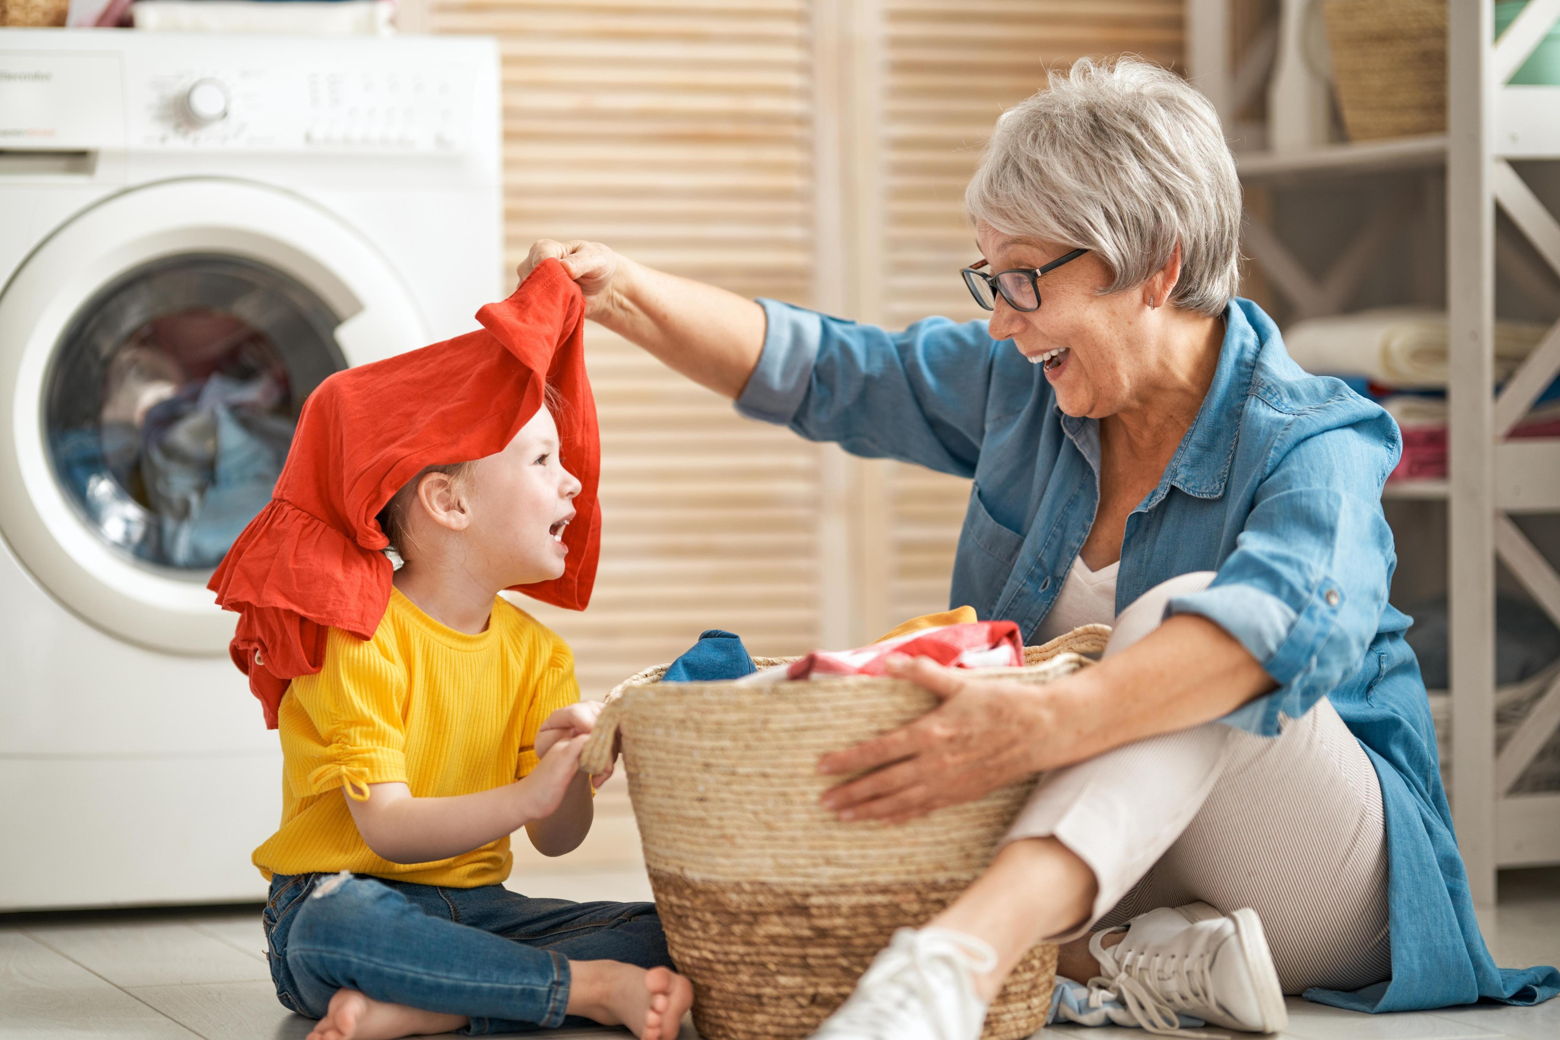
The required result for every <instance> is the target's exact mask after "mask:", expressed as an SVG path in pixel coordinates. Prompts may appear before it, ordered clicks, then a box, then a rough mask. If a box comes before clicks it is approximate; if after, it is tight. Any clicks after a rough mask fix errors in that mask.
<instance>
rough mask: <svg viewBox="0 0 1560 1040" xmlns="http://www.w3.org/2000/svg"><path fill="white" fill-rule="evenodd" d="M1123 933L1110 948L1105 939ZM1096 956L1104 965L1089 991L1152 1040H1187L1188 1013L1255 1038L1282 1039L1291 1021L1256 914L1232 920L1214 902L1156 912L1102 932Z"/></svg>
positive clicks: (1093, 948) (1094, 943)
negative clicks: (1184, 1020)
mask: <svg viewBox="0 0 1560 1040" xmlns="http://www.w3.org/2000/svg"><path fill="white" fill-rule="evenodd" d="M1123 928H1124V929H1125V931H1126V933H1127V934H1126V936H1125V937H1123V938H1122V940H1121V942H1119V943H1117V944H1116V945H1115V946H1112V947H1110V948H1109V949H1107V948H1106V947H1105V945H1104V944H1103V943H1102V942H1101V939H1102V938H1103V937H1104V936H1105V935H1106V934H1108V933H1109V932H1116V931H1121V930H1123ZM1089 952H1090V953H1092V954H1094V959H1095V960H1097V961H1099V964H1100V974H1099V976H1097V977H1096V978H1094V979H1092V980H1090V982H1089V987H1090V989H1091V990H1093V989H1095V988H1096V987H1098V988H1100V989H1103V990H1108V991H1109V998H1110V999H1112V1000H1119V1001H1120V1003H1121V1005H1123V1006H1124V1008H1125V1009H1126V1012H1127V1014H1128V1016H1129V1017H1131V1018H1133V1019H1135V1020H1136V1023H1137V1024H1138V1025H1140V1026H1142V1027H1143V1028H1144V1029H1146V1030H1148V1031H1149V1032H1151V1033H1159V1034H1162V1035H1165V1036H1186V1035H1188V1034H1187V1033H1186V1032H1185V1030H1184V1029H1183V1028H1182V1024H1181V1022H1180V1021H1179V1019H1178V1017H1177V1016H1178V1014H1179V1013H1181V1012H1184V1013H1185V1014H1187V1015H1191V1016H1193V1017H1196V1018H1200V1019H1203V1020H1204V1021H1207V1022H1209V1023H1212V1024H1213V1025H1216V1026H1223V1027H1224V1028H1226V1029H1238V1030H1242V1031H1244V1032H1248V1033H1276V1032H1278V1031H1279V1030H1280V1029H1283V1028H1284V1026H1285V1024H1286V1023H1287V1022H1288V1021H1289V1014H1288V1011H1287V1010H1286V1009H1285V1007H1284V991H1283V989H1282V988H1281V987H1280V986H1279V984H1278V972H1277V971H1275V970H1274V968H1273V956H1272V954H1271V953H1269V952H1268V945H1267V939H1266V937H1265V936H1264V935H1263V934H1262V922H1261V921H1260V920H1259V919H1258V918H1257V913H1256V911H1255V910H1237V911H1235V912H1234V913H1233V914H1231V915H1229V916H1228V917H1224V916H1222V915H1221V914H1220V913H1219V912H1218V911H1217V910H1215V909H1214V908H1213V907H1211V906H1209V905H1208V904H1207V903H1189V904H1188V905H1186V906H1181V907H1173V908H1172V907H1164V908H1161V909H1159V910H1152V911H1150V912H1148V913H1146V914H1141V915H1139V916H1137V917H1134V918H1133V919H1132V920H1131V921H1129V922H1128V923H1127V924H1126V925H1124V926H1122V927H1121V928H1112V929H1109V930H1108V931H1106V932H1097V933H1095V935H1094V937H1093V938H1091V939H1090V940H1089Z"/></svg>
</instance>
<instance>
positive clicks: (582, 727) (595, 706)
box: [536, 701, 617, 787]
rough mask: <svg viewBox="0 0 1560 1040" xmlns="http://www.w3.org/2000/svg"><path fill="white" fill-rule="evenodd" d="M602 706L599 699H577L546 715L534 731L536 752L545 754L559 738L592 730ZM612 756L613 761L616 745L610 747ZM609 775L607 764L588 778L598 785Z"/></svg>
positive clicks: (563, 738) (610, 770)
mask: <svg viewBox="0 0 1560 1040" xmlns="http://www.w3.org/2000/svg"><path fill="white" fill-rule="evenodd" d="M602 707H603V705H602V703H601V702H600V701H577V702H575V703H574V704H569V705H565V706H564V707H562V708H559V709H558V710H557V711H555V712H553V713H552V714H551V715H549V716H547V720H546V721H545V722H543V723H542V728H541V729H540V730H538V731H537V733H536V753H537V754H538V755H545V754H547V751H548V749H549V748H551V747H553V746H554V745H555V744H557V743H558V742H559V741H560V740H567V739H569V738H570V737H577V736H580V735H582V734H588V733H591V732H594V731H595V729H596V719H597V717H599V716H600V715H601V709H602ZM612 758H613V760H614V761H616V759H617V748H616V747H613V749H612ZM611 775H612V766H611V765H610V764H609V765H608V766H607V768H606V769H604V770H602V771H601V772H600V773H597V774H596V775H595V776H592V777H591V778H590V782H591V786H592V787H600V786H601V785H602V784H604V783H606V782H607V779H608V778H609V777H610V776H611Z"/></svg>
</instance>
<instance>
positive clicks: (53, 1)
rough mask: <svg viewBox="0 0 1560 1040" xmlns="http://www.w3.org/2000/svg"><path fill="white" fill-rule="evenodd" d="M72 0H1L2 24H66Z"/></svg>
mask: <svg viewBox="0 0 1560 1040" xmlns="http://www.w3.org/2000/svg"><path fill="white" fill-rule="evenodd" d="M69 13H70V0H0V25H4V26H10V27H12V28H25V27H34V28H37V27H43V28H49V27H54V26H61V25H64V24H65V16H66V15H67V14H69Z"/></svg>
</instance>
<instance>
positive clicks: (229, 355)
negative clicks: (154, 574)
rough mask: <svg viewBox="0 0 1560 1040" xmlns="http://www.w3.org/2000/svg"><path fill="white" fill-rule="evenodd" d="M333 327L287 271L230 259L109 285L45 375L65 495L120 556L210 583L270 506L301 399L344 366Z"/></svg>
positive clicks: (46, 414) (160, 266) (179, 261)
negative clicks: (230, 551)
mask: <svg viewBox="0 0 1560 1040" xmlns="http://www.w3.org/2000/svg"><path fill="white" fill-rule="evenodd" d="M337 324H338V319H337V317H336V316H335V315H334V314H333V313H332V312H331V310H330V309H329V308H328V307H327V306H326V304H325V303H324V302H323V301H321V300H320V299H319V297H318V296H316V295H315V294H314V293H313V292H311V291H310V290H308V289H307V288H305V287H304V286H302V285H300V284H299V283H298V282H297V281H295V280H294V279H292V278H291V277H289V276H287V275H286V274H283V273H282V272H280V271H278V270H275V269H274V268H271V267H269V266H267V265H265V264H262V263H258V262H255V261H252V260H247V259H240V258H236V257H231V256H218V255H185V256H177V257H169V258H163V259H159V260H156V261H154V262H151V263H146V264H143V265H141V266H140V267H137V268H135V269H133V270H131V271H127V272H125V273H124V274H122V275H121V276H120V277H118V278H117V279H115V280H114V281H113V282H111V283H110V284H108V285H105V286H104V287H103V288H102V289H101V291H99V293H98V294H97V295H96V296H95V297H94V298H93V299H91V300H89V301H87V302H86V303H85V305H84V306H82V308H81V309H80V310H79V311H78V312H77V315H76V317H75V318H74V319H73V320H72V321H71V323H70V324H69V325H68V326H67V327H66V329H65V331H64V334H63V335H62V336H61V338H60V341H59V346H58V348H57V350H56V352H55V354H54V361H53V364H52V365H51V366H50V369H49V371H48V373H47V374H46V375H45V379H44V400H43V416H42V418H43V421H44V431H45V436H46V438H47V441H46V443H47V445H48V452H49V457H50V462H51V464H52V466H53V470H54V475H55V478H56V480H57V481H58V482H59V485H60V487H61V489H62V490H63V491H64V493H65V497H66V499H67V501H69V502H70V504H71V505H72V506H73V507H74V508H75V509H76V511H77V513H78V515H79V516H80V518H81V519H82V520H83V521H84V522H85V523H86V525H87V526H88V528H89V529H91V530H93V531H95V532H96V533H97V534H98V536H99V537H101V538H102V539H103V541H104V542H105V543H107V544H108V545H109V546H110V547H111V548H112V549H113V550H114V551H116V552H118V553H122V554H125V555H127V556H129V557H131V558H133V559H134V560H136V561H138V562H140V563H141V564H142V565H148V564H149V565H152V566H155V567H158V568H163V569H166V570H167V571H170V572H173V573H174V574H176V575H177V576H180V577H184V578H186V579H188V580H191V581H196V582H204V581H205V579H206V576H207V575H208V574H209V573H210V571H211V569H212V568H213V567H215V566H216V565H217V563H218V562H219V561H220V560H221V559H222V556H223V554H224V553H226V552H227V550H228V547H229V546H231V545H232V544H233V540H234V539H235V538H237V537H238V534H239V532H241V531H242V530H243V529H244V526H245V525H246V524H248V522H249V521H250V519H252V518H253V517H254V515H255V514H256V513H258V512H259V511H260V509H261V508H262V507H263V506H264V505H265V504H266V502H267V501H269V500H270V497H271V490H272V487H273V486H274V485H275V483H276V478H277V476H278V475H279V474H280V473H281V469H282V462H283V461H284V459H285V458H286V456H287V448H288V445H289V444H290V443H291V440H292V433H293V428H294V426H295V425H296V423H297V419H298V413H299V410H300V409H301V407H302V405H303V400H304V398H305V397H306V396H308V394H309V392H310V391H312V390H313V389H314V388H315V387H316V386H318V385H319V383H320V381H321V380H323V379H324V378H325V377H326V376H328V375H330V374H331V373H332V372H334V371H336V370H338V369H340V368H344V367H345V366H346V360H345V359H344V358H343V357H342V356H341V352H340V350H339V349H338V348H337V346H336V342H335V337H334V335H333V333H334V330H335V328H336V326H337Z"/></svg>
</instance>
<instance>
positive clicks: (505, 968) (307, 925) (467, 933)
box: [266, 875, 692, 1038]
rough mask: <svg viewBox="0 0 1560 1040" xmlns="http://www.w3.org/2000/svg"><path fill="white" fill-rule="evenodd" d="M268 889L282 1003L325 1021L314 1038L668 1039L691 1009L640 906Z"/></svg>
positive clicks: (299, 883)
mask: <svg viewBox="0 0 1560 1040" xmlns="http://www.w3.org/2000/svg"><path fill="white" fill-rule="evenodd" d="M272 892H273V899H272V905H268V906H267V908H266V926H267V935H268V937H269V940H270V946H271V950H270V960H271V971H272V976H273V978H274V979H275V981H276V985H277V993H278V996H279V998H280V999H281V1001H282V1003H283V1004H284V1005H285V1006H287V1007H289V1008H291V1009H292V1010H295V1011H298V1012H299V1013H301V1014H305V1015H310V1016H312V1017H316V1018H322V1019H324V1021H322V1022H321V1025H320V1026H319V1027H318V1028H317V1029H316V1030H315V1034H313V1035H317V1036H319V1037H321V1038H324V1037H349V1036H355V1037H364V1038H368V1037H388V1036H404V1035H408V1034H411V1033H424V1032H429V1031H435V1032H438V1031H451V1030H455V1029H462V1030H463V1031H466V1032H468V1033H471V1034H484V1033H495V1032H513V1031H516V1030H523V1029H530V1028H534V1027H536V1026H558V1025H563V1024H571V1025H572V1024H582V1023H581V1022H580V1021H579V1019H578V1018H575V1016H579V1017H580V1018H588V1019H589V1020H590V1021H592V1022H602V1023H607V1024H619V1023H621V1024H623V1025H627V1026H629V1027H630V1028H631V1029H633V1030H634V1032H635V1033H636V1034H638V1035H641V1036H645V1037H654V1038H661V1037H671V1036H675V1035H676V1033H677V1030H678V1026H679V1023H680V1021H681V1019H682V1015H683V1012H684V1011H686V1010H687V1008H688V1005H689V1003H690V1001H691V999H692V993H691V989H690V988H689V986H688V983H687V981H686V980H684V979H682V978H681V977H680V976H677V975H674V974H672V973H671V972H670V971H668V970H666V968H665V965H668V964H669V963H670V958H669V957H668V955H667V951H666V940H665V936H664V934H663V932H662V931H661V924H660V920H659V918H657V916H656V914H655V907H654V906H653V905H652V904H650V903H570V902H567V901H565V900H554V899H528V898H526V897H525V896H522V895H518V894H516V893H513V892H509V891H508V890H506V889H504V888H503V887H501V886H498V885H489V886H484V887H481V888H475V889H458V888H444V887H436V886H431V885H416V884H409V883H404V882H393V881H383V880H380V879H375V878H366V877H351V878H344V879H339V876H336V875H305V876H303V877H297V878H278V879H276V881H275V882H273V886H272ZM647 969H649V970H647ZM566 1016H567V1017H568V1018H573V1019H574V1021H567V1020H566Z"/></svg>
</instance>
